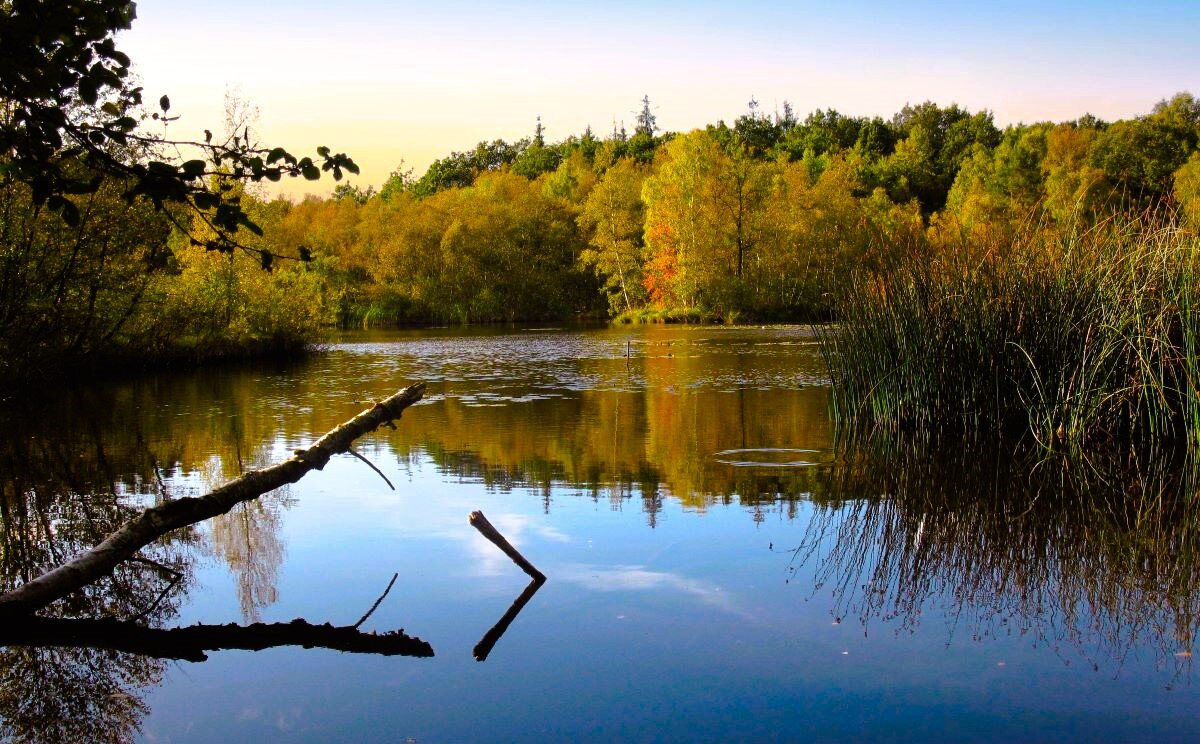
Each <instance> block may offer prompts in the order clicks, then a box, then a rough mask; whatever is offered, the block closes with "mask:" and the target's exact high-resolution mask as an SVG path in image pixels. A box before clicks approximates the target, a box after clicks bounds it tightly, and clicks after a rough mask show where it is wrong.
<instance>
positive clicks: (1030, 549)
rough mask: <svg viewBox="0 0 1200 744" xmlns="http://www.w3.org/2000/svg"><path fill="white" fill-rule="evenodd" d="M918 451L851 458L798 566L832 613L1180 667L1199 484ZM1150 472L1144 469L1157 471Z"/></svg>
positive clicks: (1189, 474) (1057, 461)
mask: <svg viewBox="0 0 1200 744" xmlns="http://www.w3.org/2000/svg"><path fill="white" fill-rule="evenodd" d="M1044 457H1045V455H1044V454H1043V453H1030V452H1020V451H1017V452H1013V451H1011V450H1007V449H1005V448H1003V447H990V448H980V447H964V446H963V444H962V443H961V442H957V443H954V446H953V447H951V446H947V445H946V443H936V442H929V441H915V440H896V439H890V440H882V441H881V440H879V439H875V440H874V441H868V442H865V443H864V442H857V443H855V444H854V445H853V446H849V447H845V448H843V449H842V450H841V456H840V457H839V460H838V463H837V465H836V466H834V467H833V468H831V469H830V470H829V471H828V472H827V478H826V480H825V482H824V484H823V487H822V488H820V489H819V490H818V494H819V495H817V496H816V497H815V498H816V500H818V502H819V504H820V506H819V507H818V509H817V510H816V512H815V514H814V516H813V519H812V521H811V522H810V523H809V525H808V527H807V530H806V533H805V538H804V541H803V544H802V545H800V546H799V547H798V548H797V550H796V560H797V561H798V564H808V565H810V566H812V567H813V568H814V571H815V576H816V581H817V584H818V586H819V587H820V586H831V587H832V588H833V590H834V594H835V597H836V606H835V608H834V610H833V612H834V614H835V615H837V616H839V617H846V616H850V617H853V616H857V617H858V618H859V619H860V621H861V622H863V623H864V625H865V624H867V623H869V621H871V620H872V619H877V620H885V621H893V622H896V623H898V624H899V627H900V628H904V629H909V630H911V629H913V628H915V627H916V626H917V625H918V624H919V622H920V618H921V616H922V613H923V611H926V610H928V609H930V608H940V609H941V610H943V611H944V612H945V615H946V616H947V617H949V618H952V619H954V622H955V625H956V627H957V628H958V630H956V631H952V632H958V633H961V632H962V630H963V629H964V628H966V629H969V632H970V633H971V634H972V636H973V637H975V638H983V637H987V636H992V635H1014V634H1020V635H1025V636H1027V637H1031V638H1032V639H1034V642H1035V643H1039V644H1045V645H1048V646H1051V647H1052V648H1054V649H1056V650H1058V649H1062V648H1075V649H1076V650H1078V651H1079V652H1081V653H1083V654H1084V655H1085V657H1087V658H1088V659H1089V660H1091V661H1092V663H1093V664H1095V665H1097V667H1098V666H1099V664H1100V663H1101V662H1107V663H1109V664H1112V665H1115V666H1116V667H1118V668H1119V665H1120V664H1121V662H1122V660H1123V659H1124V658H1125V656H1126V654H1127V653H1128V652H1129V651H1130V650H1131V649H1133V648H1134V647H1135V646H1144V645H1146V644H1149V645H1150V646H1151V647H1152V648H1153V649H1154V650H1155V651H1156V653H1157V655H1158V659H1159V661H1160V663H1163V664H1175V665H1176V666H1177V667H1178V668H1180V669H1182V668H1184V667H1185V666H1186V665H1187V664H1188V663H1189V662H1188V659H1189V658H1190V654H1191V652H1192V651H1193V650H1194V649H1193V647H1194V644H1195V635H1196V628H1197V623H1198V620H1197V618H1198V615H1200V570H1198V564H1197V556H1200V529H1197V526H1198V519H1197V518H1198V516H1200V512H1198V511H1197V506H1198V504H1200V502H1198V501H1197V495H1198V494H1200V487H1198V485H1200V481H1198V479H1197V477H1196V475H1195V471H1194V469H1192V468H1185V467H1175V466H1173V465H1172V464H1171V463H1170V461H1169V459H1168V458H1166V457H1164V456H1162V455H1161V454H1159V455H1156V456H1152V457H1143V458H1123V459H1120V460H1109V461H1107V462H1105V463H1103V466H1102V467H1101V466H1100V465H1098V463H1097V462H1095V461H1093V462H1089V463H1079V462H1073V461H1070V460H1069V459H1066V458H1057V457H1056V458H1054V459H1041V458H1044ZM1148 463H1149V464H1148Z"/></svg>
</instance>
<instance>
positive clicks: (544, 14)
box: [121, 0, 1200, 192]
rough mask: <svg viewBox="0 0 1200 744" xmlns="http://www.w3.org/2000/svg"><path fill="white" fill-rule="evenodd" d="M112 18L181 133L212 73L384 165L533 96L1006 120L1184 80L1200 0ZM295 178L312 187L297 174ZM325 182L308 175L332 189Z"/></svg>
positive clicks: (368, 167) (713, 113) (222, 12)
mask: <svg viewBox="0 0 1200 744" xmlns="http://www.w3.org/2000/svg"><path fill="white" fill-rule="evenodd" d="M138 15H139V19H138V20H137V21H136V22H135V24H134V28H133V30H132V31H130V32H127V33H125V34H123V36H122V37H121V47H122V48H123V49H124V50H125V51H126V52H127V53H129V54H130V56H131V57H133V60H134V63H135V67H136V69H137V71H138V73H139V74H140V75H141V77H142V79H143V81H144V84H145V86H146V93H147V95H148V97H149V98H150V100H154V99H157V97H158V96H159V95H161V94H162V93H169V94H170V95H171V99H172V102H173V104H174V108H173V110H172V113H179V114H182V115H183V118H182V119H181V120H180V121H179V122H177V123H175V124H173V125H172V126H173V127H174V128H175V130H176V132H177V133H179V134H184V135H187V134H191V133H192V132H199V131H200V130H201V129H203V128H205V127H209V128H216V127H218V126H219V125H220V120H221V105H222V99H223V94H224V91H225V89H226V87H227V86H234V87H236V88H237V89H238V90H239V91H240V92H241V94H242V95H243V96H245V97H246V98H248V99H250V100H251V101H252V102H254V103H255V104H257V105H258V106H259V108H260V109H261V111H262V116H261V121H260V131H261V133H262V137H263V139H264V140H265V141H267V142H270V143H271V144H283V145H285V146H288V147H292V148H295V149H297V150H311V149H312V148H314V147H315V146H316V145H318V144H327V145H329V146H331V147H333V148H334V149H336V150H344V151H346V152H349V153H350V154H351V155H352V156H353V157H354V158H355V159H356V160H357V161H358V162H359V164H360V165H361V166H362V168H363V175H362V178H361V179H360V181H361V183H363V184H368V183H369V184H375V185H379V184H380V183H381V182H382V181H383V180H384V179H385V178H386V177H387V174H388V173H389V172H390V171H391V170H392V168H394V167H395V166H396V165H397V164H398V163H399V162H400V161H401V160H402V159H403V160H405V161H406V162H407V163H408V164H409V165H410V166H413V167H414V168H415V169H416V171H417V173H418V174H419V173H420V172H422V171H423V169H424V168H425V166H427V165H428V164H429V162H430V161H432V160H433V159H434V158H436V157H439V156H441V155H443V154H445V153H447V152H449V151H450V150H461V149H466V148H469V147H471V146H473V145H474V143H475V142H477V141H479V140H481V139H492V138H496V137H503V138H505V139H516V138H519V137H522V136H526V135H528V134H530V133H531V132H532V129H533V126H534V120H535V117H537V116H538V115H539V114H540V115H541V117H542V121H543V123H544V124H545V126H546V128H547V136H548V137H549V138H550V139H552V140H554V139H559V138H561V137H564V136H566V135H568V134H571V133H578V132H580V131H582V130H583V128H584V127H585V126H586V125H587V124H589V123H590V124H591V125H592V127H593V129H595V130H596V131H597V132H600V133H604V132H607V131H609V130H611V128H612V124H613V120H614V119H616V120H617V121H620V120H622V119H624V120H625V121H626V122H627V123H630V124H631V122H632V120H633V117H634V113H633V112H634V111H635V110H636V108H637V106H638V101H639V100H640V99H641V97H642V95H643V94H649V96H650V98H651V100H652V102H653V104H654V106H655V113H656V114H657V116H658V120H659V124H660V125H661V126H662V127H664V128H665V129H670V130H687V129H691V128H694V127H698V126H703V125H704V124H706V123H710V122H714V121H716V120H717V119H722V118H723V119H726V120H732V119H733V118H735V117H737V116H738V115H740V114H741V113H743V112H744V111H745V109H746V102H747V101H748V100H749V99H750V97H751V96H752V95H753V96H754V97H755V98H757V99H758V100H759V101H760V102H761V104H762V107H763V109H764V110H766V111H768V112H770V111H772V110H773V109H775V108H776V107H777V106H779V105H780V104H782V102H783V101H784V100H789V101H791V102H792V104H793V106H794V107H795V109H796V111H797V112H798V113H800V114H801V115H803V114H804V113H807V112H808V111H810V110H812V109H814V108H828V107H832V108H836V109H838V110H840V111H842V112H844V113H848V114H859V115H864V114H865V115H875V114H878V115H882V116H890V115H891V114H892V113H894V112H895V111H896V110H897V109H899V108H900V107H901V106H903V105H904V104H905V103H906V102H920V101H924V100H934V101H937V102H939V103H943V104H948V103H951V102H957V103H959V104H961V105H963V106H966V107H968V108H970V109H980V108H987V109H990V110H992V111H993V112H994V113H995V115H996V119H997V121H999V122H1000V123H1002V124H1006V123H1011V122H1016V121H1034V120H1045V119H1052V120H1062V119H1070V118H1075V117H1077V116H1079V115H1081V114H1083V113H1085V112H1091V113H1094V114H1097V115H1099V116H1102V117H1104V118H1110V119H1112V118H1120V117H1124V116H1131V115H1135V114H1138V113H1144V112H1146V111H1148V110H1149V109H1150V107H1151V106H1152V105H1153V104H1154V102H1155V101H1157V100H1159V99H1161V98H1164V97H1168V96H1170V95H1172V94H1173V93H1175V92H1178V91H1180V90H1191V91H1192V92H1194V93H1198V94H1200V41H1198V40H1200V2H1197V0H1192V1H1191V2H1144V3H1140V4H1135V3H1129V2H1123V3H1118V2H1091V3H1088V2H1057V3H1056V2H1041V3H1034V2H991V3H986V4H980V5H979V6H975V5H972V4H968V3H933V2H924V3H921V2H909V3H885V2H842V3H836V4H835V3H828V2H820V3H817V2H794V3H782V2H749V3H747V2H743V3H738V4H736V5H735V4H733V3H712V2H700V3H681V2H605V3H588V4H571V5H567V4H563V3H552V2H532V1H526V2H513V3H483V2H459V1H457V0H450V1H448V2H437V3H428V2H421V3H413V2H396V3H384V2H368V1H365V0H343V1H342V2H340V3H328V2H323V3H314V2H286V3H285V2H275V1H272V2H253V0H242V1H241V2H232V1H231V0H209V1H207V2H204V3H195V2H182V0H142V2H140V3H139V4H138ZM290 188H291V190H292V191H293V192H296V191H297V190H299V191H302V190H304V189H306V188H307V189H312V188H313V186H312V185H311V184H301V183H295V184H292V185H291V187H290ZM329 188H332V185H331V184H327V183H325V182H322V183H321V186H320V190H321V191H327V190H328V189H329Z"/></svg>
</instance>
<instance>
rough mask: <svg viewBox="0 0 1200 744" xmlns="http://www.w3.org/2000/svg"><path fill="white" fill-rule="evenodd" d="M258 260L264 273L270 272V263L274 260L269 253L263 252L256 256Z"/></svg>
mask: <svg viewBox="0 0 1200 744" xmlns="http://www.w3.org/2000/svg"><path fill="white" fill-rule="evenodd" d="M258 257H259V260H260V261H261V262H262V267H263V269H264V270H266V271H270V270H271V263H272V262H273V261H274V260H275V256H273V255H271V252H270V251H263V252H261V253H259V254H258Z"/></svg>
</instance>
